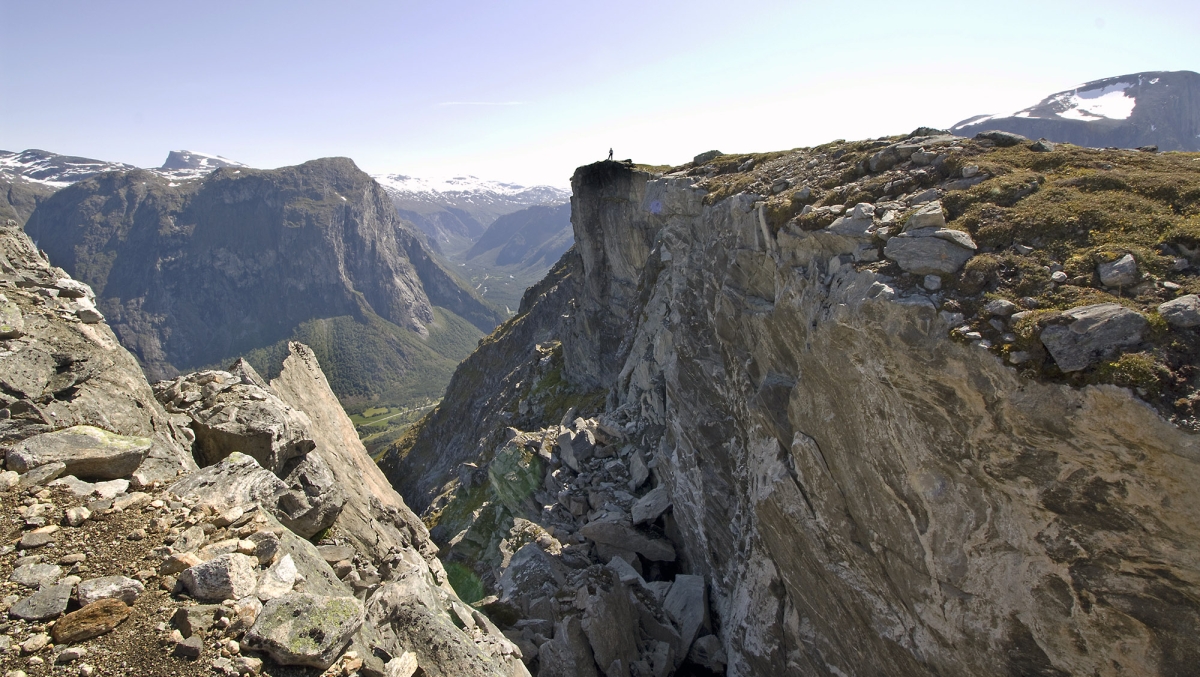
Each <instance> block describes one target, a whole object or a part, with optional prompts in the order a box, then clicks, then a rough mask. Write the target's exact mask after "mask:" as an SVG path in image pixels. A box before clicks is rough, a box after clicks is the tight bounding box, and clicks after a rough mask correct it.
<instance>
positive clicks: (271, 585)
mask: <svg viewBox="0 0 1200 677" xmlns="http://www.w3.org/2000/svg"><path fill="white" fill-rule="evenodd" d="M297 573H298V572H297V571H296V563H295V562H294V561H293V560H292V556H291V555H284V556H283V557H280V558H279V561H278V562H275V564H273V565H271V567H270V568H269V569H267V570H266V571H264V572H263V573H262V576H261V577H259V579H258V587H257V588H256V589H255V591H254V594H255V596H257V597H258V598H259V599H260V600H262V601H264V602H266V601H267V600H272V599H275V598H276V597H282V596H284V595H286V594H287V593H289V592H291V591H292V587H293V586H295V585H296V574H297Z"/></svg>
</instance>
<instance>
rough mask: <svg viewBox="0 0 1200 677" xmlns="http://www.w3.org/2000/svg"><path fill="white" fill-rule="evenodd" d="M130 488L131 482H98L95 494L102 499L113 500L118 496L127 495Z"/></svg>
mask: <svg viewBox="0 0 1200 677" xmlns="http://www.w3.org/2000/svg"><path fill="white" fill-rule="evenodd" d="M129 486H130V482H129V480H109V481H107V482H96V484H95V489H94V490H93V493H95V494H96V495H97V496H99V497H100V498H102V499H107V500H112V499H114V498H116V497H117V496H118V495H120V494H123V493H125V492H126V491H127V490H128V489H129Z"/></svg>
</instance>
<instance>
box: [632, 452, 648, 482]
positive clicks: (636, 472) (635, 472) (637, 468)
mask: <svg viewBox="0 0 1200 677" xmlns="http://www.w3.org/2000/svg"><path fill="white" fill-rule="evenodd" d="M649 477H650V469H649V468H647V467H646V459H644V458H642V452H641V450H639V449H634V450H633V453H631V454H630V455H629V490H630V491H635V490H636V489H637V488H638V487H640V486H642V485H643V484H645V483H646V479H647V478H649Z"/></svg>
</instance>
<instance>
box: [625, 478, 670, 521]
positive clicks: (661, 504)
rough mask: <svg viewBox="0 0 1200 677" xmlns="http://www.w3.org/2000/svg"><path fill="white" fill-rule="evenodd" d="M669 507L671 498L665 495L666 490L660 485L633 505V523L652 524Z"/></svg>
mask: <svg viewBox="0 0 1200 677" xmlns="http://www.w3.org/2000/svg"><path fill="white" fill-rule="evenodd" d="M669 507H671V496H670V494H668V493H667V488H666V487H665V486H663V485H661V484H660V485H659V486H657V487H654V488H653V489H651V490H650V492H649V493H647V494H646V495H645V496H642V497H641V498H639V499H638V500H637V502H636V503H634V504H633V508H632V509H631V513H632V515H633V523H634V524H642V523H643V522H653V521H654V520H656V519H658V516H659V515H661V514H663V513H664V512H666V510H667V508H669Z"/></svg>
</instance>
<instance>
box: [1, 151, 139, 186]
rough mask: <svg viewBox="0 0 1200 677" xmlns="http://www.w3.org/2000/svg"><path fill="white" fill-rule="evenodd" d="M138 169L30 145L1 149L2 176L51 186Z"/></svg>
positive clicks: (67, 184)
mask: <svg viewBox="0 0 1200 677" xmlns="http://www.w3.org/2000/svg"><path fill="white" fill-rule="evenodd" d="M130 169H137V167H134V166H133V165H127V164H124V163H122V162H105V161H103V160H93V159H91V158H82V157H73V156H70V155H59V154H58V153H51V152H49V151H44V150H38V149H36V148H31V149H29V150H26V151H21V152H20V153H16V152H12V151H7V150H0V179H5V180H7V181H29V182H31V183H40V184H42V185H44V186H49V187H51V188H64V187H66V186H69V185H71V184H72V183H75V182H76V181H82V180H83V179H86V178H89V177H92V176H95V175H97V174H100V173H103V172H112V171H128V170H130Z"/></svg>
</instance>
